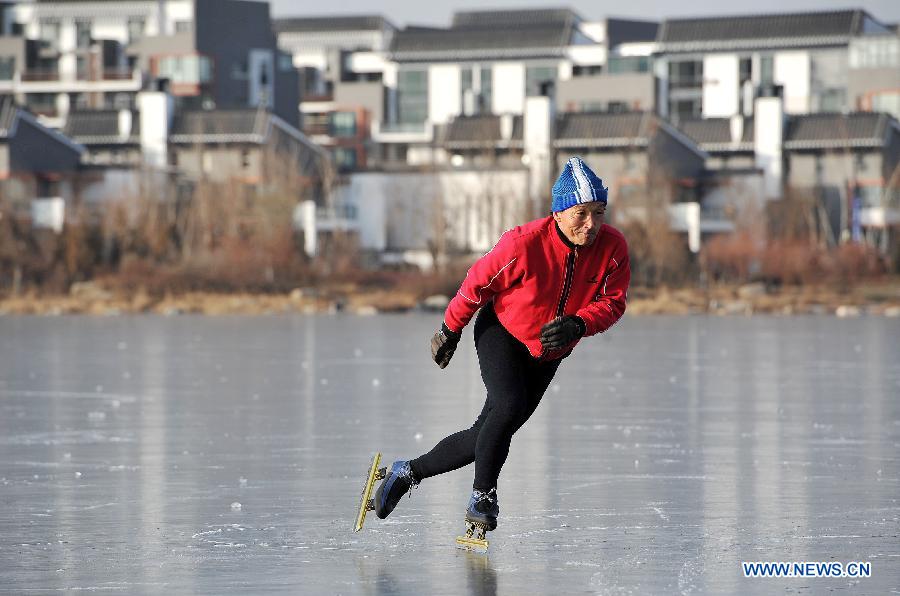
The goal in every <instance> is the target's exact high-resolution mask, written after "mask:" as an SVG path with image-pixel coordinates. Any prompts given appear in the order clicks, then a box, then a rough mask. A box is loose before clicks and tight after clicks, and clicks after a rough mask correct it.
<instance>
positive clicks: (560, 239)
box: [550, 215, 608, 251]
mask: <svg viewBox="0 0 900 596" xmlns="http://www.w3.org/2000/svg"><path fill="white" fill-rule="evenodd" d="M550 224H551V226H552V227H553V229H554V230H556V231H555V232H550V235H551V236H554V237H555V238H554V239H553V240H551V242H552V243H553V244H554V245H555V246H556V247H558V248H559V249H561V250H565V251H571V250H575V249H576V248H577V249H579V251H583V250H585V247H583V246H581V247H579V246H576V245H575V243H574V242H572V241H571V240H569V239H568V238H566V235H565V234H563V231H562V230H561V229H560V227H559V224H558V223H556V219H554V218H553V216H552V215H551V216H550ZM607 225H608V224H605V223H604V224H603V225H602V226H600V230H599V231H598V232H597V237H596V238H594V243H593V244H592V245H591V246H590V248H594V247H597V246H598V245H599V243H600V237H601V236H603V234H604V233H606V227H607Z"/></svg>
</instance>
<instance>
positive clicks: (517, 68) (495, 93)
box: [491, 62, 525, 114]
mask: <svg viewBox="0 0 900 596" xmlns="http://www.w3.org/2000/svg"><path fill="white" fill-rule="evenodd" d="M491 84H492V86H493V88H492V89H491V94H492V97H493V99H492V102H491V107H492V109H493V112H494V113H495V114H506V113H510V114H521V113H522V111H523V110H524V109H525V65H524V64H521V63H505V62H496V63H494V64H493V80H492V81H491Z"/></svg>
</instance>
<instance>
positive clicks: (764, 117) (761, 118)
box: [753, 97, 784, 199]
mask: <svg viewBox="0 0 900 596" xmlns="http://www.w3.org/2000/svg"><path fill="white" fill-rule="evenodd" d="M783 139H784V112H783V110H782V101H781V99H779V98H777V97H760V98H758V99H757V100H756V107H755V109H754V118H753V144H754V151H755V154H756V167H757V168H759V169H761V170H762V172H763V184H764V189H765V196H766V198H767V199H777V198H780V197H781V188H782V163H781V159H782V157H781V146H782V142H783Z"/></svg>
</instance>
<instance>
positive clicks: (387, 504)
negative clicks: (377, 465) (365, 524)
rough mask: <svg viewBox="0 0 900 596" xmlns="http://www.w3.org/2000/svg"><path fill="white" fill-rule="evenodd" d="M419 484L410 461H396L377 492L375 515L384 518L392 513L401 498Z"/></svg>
mask: <svg viewBox="0 0 900 596" xmlns="http://www.w3.org/2000/svg"><path fill="white" fill-rule="evenodd" d="M418 485H419V481H418V480H417V479H416V477H415V476H414V475H413V472H412V469H411V468H410V467H409V462H408V461H395V462H394V463H393V464H392V465H391V469H390V470H389V471H388V473H387V476H385V477H384V480H383V481H382V482H381V486H379V487H378V490H377V491H376V492H375V515H377V516H378V517H379V519H384V518H386V517H387V516H388V515H390V514H391V511H393V510H394V507H396V506H397V503H399V502H400V498H401V497H403V495H405V494H406V493H407V492H409V489H410V488H413V487H416V486H418Z"/></svg>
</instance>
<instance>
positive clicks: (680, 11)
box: [269, 0, 900, 27]
mask: <svg viewBox="0 0 900 596" xmlns="http://www.w3.org/2000/svg"><path fill="white" fill-rule="evenodd" d="M269 3H270V5H271V10H272V14H273V16H276V17H288V16H326V15H362V14H367V15H368V14H376V15H382V16H385V17H387V18H388V20H389V21H391V22H392V23H394V24H395V25H397V26H398V27H403V26H405V25H410V24H413V25H432V26H438V27H441V26H447V25H449V24H450V20H451V15H452V14H453V12H454V11H457V10H488V9H494V8H500V9H503V8H506V9H512V8H557V7H561V6H568V7H569V8H572V9H574V10H575V11H576V12H578V13H579V14H580V15H581V16H582V17H583V18H585V19H587V20H595V19H601V18H603V17H627V18H635V19H645V20H651V21H661V20H663V19H665V18H673V17H692V16H714V15H715V16H719V15H729V14H748V13H751V12H752V13H755V14H764V13H779V12H811V11H827V10H842V9H848V8H864V9H865V10H867V11H868V12H869V14H871V15H872V16H874V17H875V18H876V19H878V20H879V21H881V22H884V23H897V22H900V1H898V0H856V1H855V2H854V1H853V0H844V1H841V0H754V1H753V3H752V4H750V3H748V4H747V5H744V4H733V3H729V2H722V1H721V0H718V1H711V0H679V1H678V2H671V1H664V0H629V1H628V2H598V1H597V0H451V1H449V2H430V1H428V0H426V1H423V0H382V1H380V2H372V1H371V0H342V1H341V2H340V3H334V4H331V3H328V2H323V3H312V2H305V1H297V0H269ZM749 6H752V7H753V8H752V10H751V9H750V8H749Z"/></svg>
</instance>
